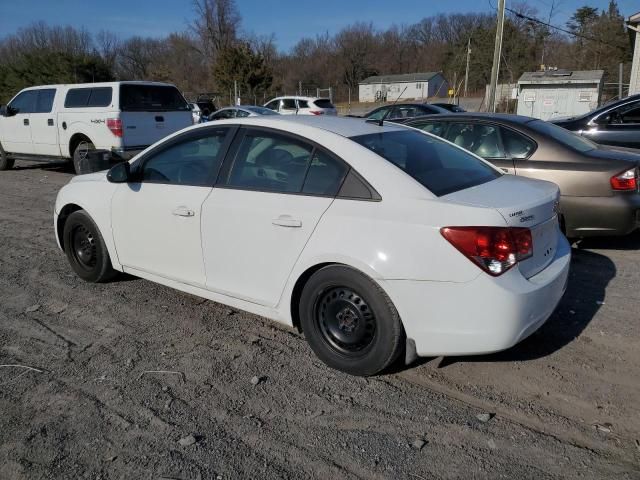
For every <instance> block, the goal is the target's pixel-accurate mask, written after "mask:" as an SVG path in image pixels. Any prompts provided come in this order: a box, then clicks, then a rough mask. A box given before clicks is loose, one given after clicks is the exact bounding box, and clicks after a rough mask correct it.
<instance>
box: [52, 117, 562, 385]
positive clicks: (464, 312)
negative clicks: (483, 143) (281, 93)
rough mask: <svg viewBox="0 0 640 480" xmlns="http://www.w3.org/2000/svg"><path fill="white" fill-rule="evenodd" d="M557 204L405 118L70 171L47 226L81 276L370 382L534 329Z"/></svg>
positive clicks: (237, 138)
mask: <svg viewBox="0 0 640 480" xmlns="http://www.w3.org/2000/svg"><path fill="white" fill-rule="evenodd" d="M558 198H559V192H558V187H557V186H556V185H554V184H553V183H549V182H544V181H537V180H530V179H524V178H518V177H515V176H511V175H503V174H502V172H500V171H499V170H497V169H496V168H494V167H493V166H491V165H490V164H488V163H487V162H485V161H484V160H482V159H480V158H479V157H476V156H475V155H473V154H470V153H468V152H466V151H465V150H463V149H461V148H459V147H457V146H455V145H453V144H451V143H449V142H447V141H445V140H442V139H440V138H437V137H435V136H432V135H430V134H427V133H423V132H419V131H416V130H414V129H409V128H407V127H404V126H400V125H393V124H389V123H383V124H382V125H381V124H380V122H374V123H371V122H363V121H362V120H357V119H348V118H336V117H308V118H303V117H297V118H295V119H291V118H290V117H289V118H287V117H280V118H277V117H275V116H274V117H263V118H259V117H254V118H245V119H241V120H240V119H233V120H223V121H219V122H215V123H213V124H204V125H199V126H194V127H190V128H188V129H186V130H182V131H181V132H178V133H176V134H173V135H171V136H170V137H168V138H166V139H164V140H162V141H160V142H158V143H156V144H155V145H153V146H151V147H149V148H148V149H147V150H145V151H144V152H142V153H141V154H139V155H138V156H137V157H135V158H134V159H133V160H131V161H130V162H127V163H121V164H118V165H116V166H114V167H113V168H112V169H111V170H110V171H109V172H108V173H107V172H100V173H94V174H88V175H80V176H77V177H74V178H73V179H72V180H71V181H70V183H69V184H68V185H66V186H65V187H63V188H62V190H61V191H60V193H59V194H58V198H57V201H56V205H55V229H56V237H57V240H58V243H59V245H60V247H61V248H62V250H63V251H64V252H65V254H66V256H67V257H68V260H69V262H70V264H71V267H72V268H73V269H74V270H75V272H76V273H77V274H78V275H79V276H80V277H81V278H83V279H84V280H87V281H89V282H103V281H107V280H109V279H111V278H113V277H114V275H115V274H116V272H119V271H120V272H126V273H129V274H132V275H135V276H138V277H142V278H146V279H148V280H151V281H154V282H157V283H160V284H163V285H167V286H169V287H173V288H176V289H178V290H182V291H184V292H188V293H191V294H194V295H199V296H201V297H204V298H208V299H210V300H213V301H216V302H220V303H223V304H226V305H230V306H232V307H235V308H239V309H243V310H246V311H249V312H252V313H255V314H258V315H262V316H265V317H268V318H270V319H273V320H276V321H278V322H282V323H284V324H287V325H290V326H294V327H296V328H299V329H300V330H301V331H302V332H303V333H304V335H305V337H306V339H307V340H308V342H309V344H310V345H311V348H312V349H313V350H314V352H315V353H316V354H317V355H318V357H320V358H321V359H322V360H323V361H324V362H325V363H327V364H328V365H329V366H331V367H334V368H337V369H340V370H342V371H345V372H348V373H351V374H355V375H372V374H375V373H377V372H380V371H381V370H384V369H385V368H386V367H388V366H389V365H390V364H391V363H392V362H394V361H395V360H397V359H398V358H399V357H401V356H402V355H404V357H403V358H404V360H405V361H406V362H410V361H411V360H412V359H413V358H415V356H432V355H469V354H479V353H488V352H495V351H499V350H503V349H506V348H509V347H511V346H512V345H514V344H515V343H517V342H519V341H520V340H522V339H523V338H525V337H527V336H528V335H530V334H531V333H532V332H534V331H535V330H536V329H537V328H538V327H540V325H542V324H543V323H544V322H545V321H546V320H547V318H548V317H549V316H550V315H551V313H552V312H553V310H554V309H555V307H556V305H557V304H558V302H559V301H560V298H561V297H562V295H563V292H564V290H565V288H566V282H567V277H568V271H569V262H570V248H569V245H568V243H567V241H566V239H565V238H564V236H563V235H562V234H561V233H560V229H559V223H558V218H557V207H558Z"/></svg>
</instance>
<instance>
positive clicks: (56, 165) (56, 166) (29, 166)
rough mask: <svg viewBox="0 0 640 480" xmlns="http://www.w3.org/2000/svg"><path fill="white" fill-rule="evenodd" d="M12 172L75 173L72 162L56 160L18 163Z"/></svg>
mask: <svg viewBox="0 0 640 480" xmlns="http://www.w3.org/2000/svg"><path fill="white" fill-rule="evenodd" d="M12 170H18V171H19V170H45V171H48V172H60V173H71V174H73V173H75V172H74V170H73V162H71V161H70V160H56V161H51V162H21V161H16V163H15V165H14V166H13V168H12Z"/></svg>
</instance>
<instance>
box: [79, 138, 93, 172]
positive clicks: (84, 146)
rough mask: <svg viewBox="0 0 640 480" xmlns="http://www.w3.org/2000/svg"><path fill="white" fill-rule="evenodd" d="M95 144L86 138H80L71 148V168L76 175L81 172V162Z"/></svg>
mask: <svg viewBox="0 0 640 480" xmlns="http://www.w3.org/2000/svg"><path fill="white" fill-rule="evenodd" d="M95 148H96V147H95V145H94V144H93V143H92V142H91V140H88V139H84V138H83V139H82V140H80V142H78V144H77V145H76V148H75V149H74V150H73V169H74V170H75V172H76V175H80V172H81V168H82V167H81V162H82V161H83V160H85V159H86V158H87V155H88V154H89V152H90V151H91V150H95Z"/></svg>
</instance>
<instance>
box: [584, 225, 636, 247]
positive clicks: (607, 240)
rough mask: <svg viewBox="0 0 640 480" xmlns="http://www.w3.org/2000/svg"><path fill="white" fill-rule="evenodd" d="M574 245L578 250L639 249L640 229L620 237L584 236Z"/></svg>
mask: <svg viewBox="0 0 640 480" xmlns="http://www.w3.org/2000/svg"><path fill="white" fill-rule="evenodd" d="M574 246H575V247H576V248H577V249H580V250H582V249H586V248H588V249H590V250H640V230H636V231H635V232H633V233H631V234H629V235H625V236H622V237H593V238H585V239H583V240H580V241H578V242H577V243H576V244H575V245H574ZM574 251H575V250H574Z"/></svg>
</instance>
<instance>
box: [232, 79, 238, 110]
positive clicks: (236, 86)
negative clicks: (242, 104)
mask: <svg viewBox="0 0 640 480" xmlns="http://www.w3.org/2000/svg"><path fill="white" fill-rule="evenodd" d="M233 94H234V95H233V105H237V104H238V82H237V81H236V80H234V81H233Z"/></svg>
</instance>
